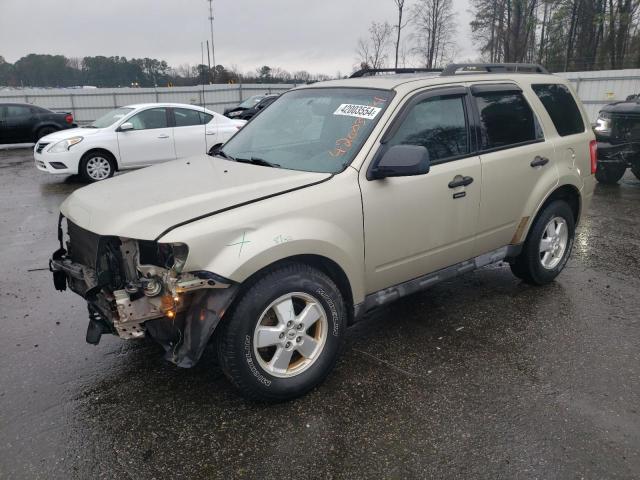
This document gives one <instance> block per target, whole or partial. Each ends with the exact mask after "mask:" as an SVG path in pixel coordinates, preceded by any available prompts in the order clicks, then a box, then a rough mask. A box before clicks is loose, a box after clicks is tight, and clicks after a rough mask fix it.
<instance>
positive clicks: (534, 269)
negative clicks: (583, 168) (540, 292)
mask: <svg viewBox="0 0 640 480" xmlns="http://www.w3.org/2000/svg"><path fill="white" fill-rule="evenodd" d="M574 235H575V219H574V218H573V212H572V211H571V208H570V207H569V205H568V204H567V203H566V202H563V201H562V200H556V201H554V202H551V203H550V204H549V205H547V206H546V207H545V208H544V210H542V212H540V215H538V217H537V218H536V220H535V222H534V224H533V226H532V227H531V230H530V231H529V235H528V236H527V240H526V241H525V242H524V245H523V248H522V252H520V255H518V256H517V257H516V258H515V260H514V261H513V262H512V263H511V271H512V272H513V274H514V275H515V276H516V277H518V278H521V279H522V280H524V281H525V282H527V283H531V284H533V285H544V284H546V283H549V282H551V281H552V280H553V279H554V278H556V277H557V276H558V275H559V274H560V272H561V271H562V269H563V268H564V266H565V265H566V263H567V260H568V259H569V255H570V254H571V248H572V247H573V238H574Z"/></svg>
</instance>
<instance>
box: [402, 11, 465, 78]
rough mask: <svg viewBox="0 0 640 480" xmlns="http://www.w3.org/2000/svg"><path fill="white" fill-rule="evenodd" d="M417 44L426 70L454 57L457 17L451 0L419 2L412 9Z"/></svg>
mask: <svg viewBox="0 0 640 480" xmlns="http://www.w3.org/2000/svg"><path fill="white" fill-rule="evenodd" d="M412 16H413V22H414V27H415V38H416V45H415V47H414V52H415V53H416V54H417V55H419V56H420V57H421V59H422V62H423V63H424V66H425V67H426V68H436V67H437V66H439V65H442V64H443V63H445V62H447V61H448V60H450V59H451V57H452V56H453V55H454V54H455V41H454V40H455V34H456V31H457V25H456V14H455V12H454V11H453V4H452V1H451V0H419V1H418V2H417V3H416V4H415V5H414V7H413V11H412Z"/></svg>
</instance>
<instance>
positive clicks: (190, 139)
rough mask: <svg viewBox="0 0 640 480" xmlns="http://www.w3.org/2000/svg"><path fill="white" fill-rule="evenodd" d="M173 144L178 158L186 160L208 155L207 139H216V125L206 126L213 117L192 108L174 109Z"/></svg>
mask: <svg viewBox="0 0 640 480" xmlns="http://www.w3.org/2000/svg"><path fill="white" fill-rule="evenodd" d="M172 110H173V118H174V127H173V142H174V144H175V146H176V157H177V158H184V157H191V156H193V155H202V154H205V153H207V140H209V139H208V138H207V137H208V136H209V137H215V136H216V135H217V129H216V125H215V123H213V124H211V125H205V124H206V123H208V122H209V121H210V120H211V119H212V115H210V114H208V113H206V112H200V111H198V110H194V109H191V108H173V109H172Z"/></svg>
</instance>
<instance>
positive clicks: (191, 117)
mask: <svg viewBox="0 0 640 480" xmlns="http://www.w3.org/2000/svg"><path fill="white" fill-rule="evenodd" d="M173 115H174V117H175V119H176V127H189V126H192V125H202V124H203V123H206V122H204V115H208V114H206V113H204V112H199V111H198V110H191V109H190V108H174V109H173ZM208 116H209V117H211V115H208Z"/></svg>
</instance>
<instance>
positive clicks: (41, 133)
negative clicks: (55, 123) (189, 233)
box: [36, 127, 58, 143]
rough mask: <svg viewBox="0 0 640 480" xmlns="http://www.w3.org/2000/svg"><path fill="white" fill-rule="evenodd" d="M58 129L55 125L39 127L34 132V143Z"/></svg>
mask: <svg viewBox="0 0 640 480" xmlns="http://www.w3.org/2000/svg"><path fill="white" fill-rule="evenodd" d="M57 131H58V129H57V128H55V127H42V128H40V129H38V131H37V132H36V143H37V142H38V140H40V139H41V138H42V137H44V136H46V135H49V134H51V133H53V132H57Z"/></svg>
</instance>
